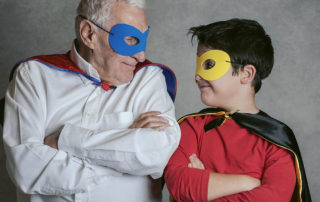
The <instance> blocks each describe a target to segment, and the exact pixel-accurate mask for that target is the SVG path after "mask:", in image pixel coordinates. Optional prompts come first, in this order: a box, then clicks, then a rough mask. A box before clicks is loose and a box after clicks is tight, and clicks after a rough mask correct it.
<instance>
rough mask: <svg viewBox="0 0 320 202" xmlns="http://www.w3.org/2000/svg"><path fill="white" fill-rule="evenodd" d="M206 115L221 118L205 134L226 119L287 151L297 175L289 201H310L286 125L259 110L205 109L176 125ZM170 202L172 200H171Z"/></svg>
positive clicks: (297, 149) (297, 152)
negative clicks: (293, 161) (292, 159)
mask: <svg viewBox="0 0 320 202" xmlns="http://www.w3.org/2000/svg"><path fill="white" fill-rule="evenodd" d="M208 115H212V116H221V118H218V119H215V120H213V121H212V122H210V123H208V124H207V125H205V126H204V130H205V131H206V132H207V131H210V130H211V129H214V128H217V127H219V126H220V125H222V124H223V123H224V121H225V119H226V118H231V119H233V120H234V121H235V122H236V123H238V124H239V125H241V126H242V127H244V128H247V129H248V130H250V131H252V132H253V133H254V134H256V135H257V136H259V137H261V138H262V139H264V140H266V141H268V142H270V143H272V144H275V145H277V146H279V147H281V148H283V149H286V150H288V151H289V152H290V153H291V154H292V155H293V156H294V159H295V169H296V175H297V184H296V187H295V191H294V193H293V196H292V199H291V201H298V202H310V201H312V200H311V195H310V191H309V186H308V182H307V177H306V174H305V170H304V166H303V161H302V157H301V154H300V150H299V146H298V144H297V141H296V138H295V136H294V134H293V132H292V130H291V129H290V128H289V127H288V126H287V125H285V124H284V123H282V122H280V121H278V120H276V119H274V118H272V117H270V116H269V115H268V114H266V113H265V112H263V111H261V110H260V111H259V113H257V114H248V113H237V112H235V113H228V112H225V111H223V110H222V109H219V108H207V109H204V110H202V111H200V112H199V113H193V114H189V115H186V116H183V117H182V118H180V119H179V120H178V123H179V124H180V123H182V122H183V120H184V119H186V118H188V117H194V116H208ZM171 201H174V200H172V199H171Z"/></svg>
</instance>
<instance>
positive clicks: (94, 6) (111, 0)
mask: <svg viewBox="0 0 320 202" xmlns="http://www.w3.org/2000/svg"><path fill="white" fill-rule="evenodd" d="M117 2H124V3H127V4H130V5H132V6H135V7H138V8H143V9H144V8H145V0H81V2H80V3H79V6H78V9H77V17H76V21H75V28H76V35H77V38H78V39H80V38H79V25H80V22H81V20H83V19H82V18H81V17H80V16H82V17H85V18H87V19H88V20H91V21H93V22H95V23H97V24H98V25H100V26H102V25H105V23H106V22H107V21H108V19H109V16H110V9H111V7H112V6H113V5H114V4H115V3H117Z"/></svg>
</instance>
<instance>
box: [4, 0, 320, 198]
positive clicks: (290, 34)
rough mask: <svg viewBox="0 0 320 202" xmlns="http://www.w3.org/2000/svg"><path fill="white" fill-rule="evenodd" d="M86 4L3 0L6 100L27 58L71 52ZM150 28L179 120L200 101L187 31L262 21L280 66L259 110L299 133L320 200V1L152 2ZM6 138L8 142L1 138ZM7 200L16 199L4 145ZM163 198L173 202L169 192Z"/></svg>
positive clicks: (153, 53)
mask: <svg viewBox="0 0 320 202" xmlns="http://www.w3.org/2000/svg"><path fill="white" fill-rule="evenodd" d="M78 2H79V0H68V1H66V0H54V1H48V0H47V1H44V0H19V1H18V0H0V25H1V31H0V45H1V48H0V67H1V69H0V74H1V82H0V95H1V96H2V95H4V93H5V90H6V88H7V86H8V80H7V78H8V76H9V72H10V70H11V68H12V66H13V65H14V64H15V63H16V62H17V61H19V60H20V59H23V58H26V57H30V56H34V55H39V54H51V53H63V52H66V51H68V50H69V49H70V47H71V43H72V40H73V38H74V29H73V27H74V24H73V23H74V22H73V21H74V17H75V10H76V6H77V4H78ZM146 13H147V17H148V23H149V25H150V27H151V32H150V37H149V39H148V49H147V55H148V58H149V59H150V60H152V61H154V62H159V63H163V64H166V65H168V66H169V67H171V68H172V69H173V70H174V71H175V73H176V76H177V79H178V93H177V99H176V115H177V118H178V117H181V116H182V115H184V114H187V113H191V112H196V111H199V110H200V109H202V108H204V107H205V106H204V105H202V104H201V102H200V99H199V92H198V89H197V87H196V85H195V83H194V69H195V48H196V47H193V46H192V45H191V43H190V37H187V36H186V33H187V30H188V28H190V27H191V26H197V25H200V24H208V23H211V22H213V21H218V20H226V19H230V18H234V17H238V18H250V19H254V20H257V21H258V22H260V23H261V24H262V25H263V26H264V28H265V29H266V31H267V33H268V34H269V35H270V36H271V38H272V41H273V45H274V48H275V66H274V69H273V72H272V73H271V76H270V77H269V78H267V79H266V80H265V81H264V82H263V85H262V89H261V91H260V92H259V93H258V94H257V103H258V106H259V108H261V109H262V110H264V111H266V112H268V113H269V114H270V115H272V116H274V117H275V118H277V119H280V120H281V121H283V122H285V123H287V124H288V125H289V126H290V127H291V128H292V129H293V131H294V132H295V134H296V138H297V140H298V143H299V145H300V150H301V152H302V156H303V159H304V164H305V169H306V172H307V177H308V181H309V186H310V189H311V194H312V197H313V201H320V193H319V190H320V175H319V174H318V169H319V168H320V166H319V165H320V152H319V149H318V148H319V145H318V144H319V143H320V137H319V135H320V128H319V125H318V122H319V120H320V109H319V106H318V105H319V104H318V103H319V101H320V92H319V87H320V81H319V77H320V70H319V69H318V68H319V64H318V63H319V59H320V37H319V33H320V1H319V0H304V1H301V0H147V8H146ZM1 141H2V140H1ZM0 145H1V148H0V149H1V150H0V151H1V153H0V176H1V178H0V201H4V202H11V201H13V199H12V198H13V197H12V196H13V194H14V191H13V186H12V183H11V182H10V180H9V178H8V175H7V173H6V171H5V165H4V164H5V163H4V162H5V161H4V158H5V157H4V154H3V148H2V142H1V144H0ZM164 198H165V199H164V201H167V192H166V191H165V197H164Z"/></svg>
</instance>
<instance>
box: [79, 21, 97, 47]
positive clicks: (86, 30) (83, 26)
mask: <svg viewBox="0 0 320 202" xmlns="http://www.w3.org/2000/svg"><path fill="white" fill-rule="evenodd" d="M79 29H80V30H79V31H80V32H79V33H80V37H81V40H82V42H83V43H84V44H85V45H86V46H87V47H88V48H90V49H94V47H95V37H96V30H95V28H94V27H93V24H91V23H90V22H88V21H87V20H82V21H81V22H80V26H79Z"/></svg>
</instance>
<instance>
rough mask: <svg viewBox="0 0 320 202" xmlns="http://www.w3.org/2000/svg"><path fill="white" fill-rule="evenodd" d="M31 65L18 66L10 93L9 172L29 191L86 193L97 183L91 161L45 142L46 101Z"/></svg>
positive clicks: (7, 114) (5, 133) (7, 123)
mask: <svg viewBox="0 0 320 202" xmlns="http://www.w3.org/2000/svg"><path fill="white" fill-rule="evenodd" d="M27 68H28V64H27V63H23V64H22V65H21V66H20V67H19V68H18V70H17V71H16V76H15V79H14V80H13V82H11V83H10V85H9V88H8V90H7V93H6V101H5V121H4V127H3V139H4V148H5V152H6V155H7V169H8V172H9V175H10V177H11V179H12V180H13V181H14V183H15V185H16V186H17V187H18V188H19V189H20V190H21V191H23V192H24V193H28V194H43V195H68V194H74V193H80V192H85V191H87V189H88V187H89V186H90V184H92V183H94V182H95V180H94V172H93V170H92V169H91V167H90V164H88V163H86V162H85V161H83V160H81V159H79V158H76V157H74V156H72V155H70V154H68V153H66V152H64V151H62V150H59V151H58V150H56V149H53V148H51V147H49V146H47V145H44V144H43V141H44V137H45V130H46V129H45V126H46V123H45V120H46V119H45V116H46V115H45V113H46V112H45V110H44V108H43V106H45V105H46V103H45V101H44V100H43V99H42V98H41V97H40V96H39V92H38V91H37V88H36V87H35V85H34V84H33V82H32V80H31V79H30V74H29V73H28V70H27ZM38 76H40V75H38Z"/></svg>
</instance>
